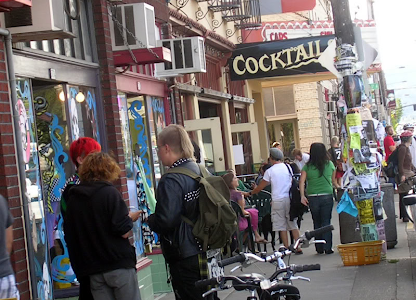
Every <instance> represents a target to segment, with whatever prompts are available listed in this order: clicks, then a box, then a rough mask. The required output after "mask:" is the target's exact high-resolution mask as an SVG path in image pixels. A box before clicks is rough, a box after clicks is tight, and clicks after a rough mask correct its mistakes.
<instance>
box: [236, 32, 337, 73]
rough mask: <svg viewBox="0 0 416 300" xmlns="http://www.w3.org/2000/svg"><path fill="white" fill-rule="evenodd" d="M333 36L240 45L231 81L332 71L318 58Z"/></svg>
mask: <svg viewBox="0 0 416 300" xmlns="http://www.w3.org/2000/svg"><path fill="white" fill-rule="evenodd" d="M331 42H334V36H333V35H327V36H315V37H307V38H299V39H292V40H285V41H273V42H262V43H251V44H240V45H238V46H237V49H236V50H234V52H233V55H232V57H231V59H230V61H229V66H230V72H231V80H233V81H236V80H245V79H254V78H264V77H275V76H288V75H299V74H307V73H319V72H328V70H327V69H326V68H324V67H323V66H322V65H321V64H320V63H319V62H318V58H319V57H320V56H321V54H322V52H324V51H325V49H326V48H327V47H328V45H329V44H330V43H331Z"/></svg>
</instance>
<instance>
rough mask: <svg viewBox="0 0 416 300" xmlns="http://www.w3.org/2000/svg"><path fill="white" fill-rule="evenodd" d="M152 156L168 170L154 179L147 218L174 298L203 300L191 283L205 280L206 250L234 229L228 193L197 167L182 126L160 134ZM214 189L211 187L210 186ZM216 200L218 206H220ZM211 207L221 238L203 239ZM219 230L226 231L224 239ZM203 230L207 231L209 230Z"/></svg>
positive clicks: (219, 243)
mask: <svg viewBox="0 0 416 300" xmlns="http://www.w3.org/2000/svg"><path fill="white" fill-rule="evenodd" d="M157 152H158V156H159V159H160V160H161V162H162V163H163V165H164V166H167V167H169V170H168V172H167V173H166V174H165V175H163V176H162V178H161V179H160V181H159V185H158V187H157V192H156V199H157V204H156V210H155V213H154V214H152V215H150V216H149V218H148V224H149V226H150V228H151V229H152V230H153V231H154V232H156V233H158V234H159V238H160V243H161V246H162V252H163V255H164V257H165V260H166V262H167V264H168V265H169V270H170V275H171V278H172V285H173V289H174V292H175V298H176V299H177V300H178V299H182V300H194V299H198V300H202V299H203V298H202V293H203V292H204V291H202V290H201V289H198V288H196V287H195V282H196V281H198V280H201V279H206V278H207V277H208V269H207V267H208V261H207V249H208V247H210V249H212V250H214V249H216V248H221V247H222V246H224V245H225V241H226V239H231V234H232V233H233V232H234V231H235V229H236V225H237V223H236V216H235V213H234V212H233V211H232V208H231V205H230V204H229V190H228V187H227V186H226V184H225V182H224V181H223V180H222V178H220V177H217V176H210V175H209V174H208V172H207V171H206V170H205V169H204V168H203V167H202V168H200V167H199V166H198V165H197V164H196V162H195V161H194V159H193V152H194V149H193V146H192V143H191V141H190V139H189V136H188V133H187V132H186V130H185V129H184V128H183V127H182V126H179V125H175V124H171V125H169V126H168V127H166V128H164V129H163V130H162V131H161V132H160V134H159V136H158V139H157ZM213 185H215V186H216V189H213V188H212V186H213ZM222 190H224V191H226V192H225V196H223V195H221V194H220V192H219V191H222ZM208 192H209V193H210V195H209V196H207V194H208ZM227 192H228V196H227ZM212 195H214V197H212ZM211 200H212V202H211ZM215 201H218V203H221V207H220V206H219V205H218V206H217V203H214V202H215ZM201 207H202V208H203V209H204V210H205V212H204V214H201V213H200V210H202V209H201ZM213 209H222V212H223V218H224V219H223V220H218V219H216V216H213V217H212V218H211V219H212V221H213V222H214V221H218V222H219V221H223V223H220V224H221V226H217V227H219V229H220V230H221V231H220V234H218V232H217V234H214V233H213V234H207V235H204V232H203V230H201V228H204V227H206V226H209V224H207V222H206V221H207V219H206V217H208V218H209V217H210V216H211V215H210V214H209V212H210V211H212V210H213ZM227 212H230V213H229V214H227ZM227 217H230V219H229V221H230V222H231V223H232V225H231V226H229V222H225V221H226V218H227ZM214 223H215V222H214ZM212 225H215V224H212ZM233 225H234V226H233ZM224 228H226V229H227V228H228V229H229V231H230V232H228V237H227V231H224ZM207 232H208V233H211V229H210V230H207ZM200 233H201V235H199V234H200ZM215 238H217V240H215Z"/></svg>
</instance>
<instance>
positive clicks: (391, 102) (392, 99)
mask: <svg viewBox="0 0 416 300" xmlns="http://www.w3.org/2000/svg"><path fill="white" fill-rule="evenodd" d="M386 92H387V101H388V102H387V107H388V108H396V95H395V94H394V90H387V91H386Z"/></svg>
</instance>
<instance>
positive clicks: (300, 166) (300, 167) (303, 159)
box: [295, 153, 310, 170]
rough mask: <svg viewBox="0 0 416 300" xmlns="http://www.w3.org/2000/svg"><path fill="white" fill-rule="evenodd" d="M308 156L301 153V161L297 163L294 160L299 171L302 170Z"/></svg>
mask: <svg viewBox="0 0 416 300" xmlns="http://www.w3.org/2000/svg"><path fill="white" fill-rule="evenodd" d="M309 157H310V156H309V154H308V153H302V160H301V161H299V160H297V159H295V163H296V164H297V165H298V167H299V170H302V168H303V166H304V165H306V163H307V162H308V161H309Z"/></svg>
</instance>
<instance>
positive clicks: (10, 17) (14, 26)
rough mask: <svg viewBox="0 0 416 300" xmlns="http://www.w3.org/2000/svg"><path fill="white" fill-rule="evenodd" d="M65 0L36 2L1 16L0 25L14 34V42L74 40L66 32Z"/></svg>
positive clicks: (69, 33)
mask: <svg viewBox="0 0 416 300" xmlns="http://www.w3.org/2000/svg"><path fill="white" fill-rule="evenodd" d="M64 1H65V0H36V1H33V3H32V6H31V7H30V6H24V7H19V8H15V9H13V10H11V11H10V12H6V13H3V14H1V16H0V23H1V25H2V26H4V27H5V28H6V29H8V30H9V31H10V33H11V34H12V38H13V41H14V42H26V41H41V40H52V39H63V38H73V37H75V35H74V34H73V33H72V32H69V31H67V30H66V28H68V26H66V25H67V24H66V22H67V19H68V18H67V15H66V13H65V11H64Z"/></svg>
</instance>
